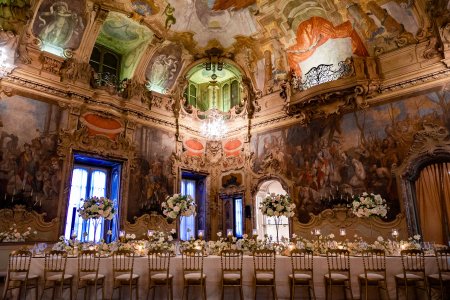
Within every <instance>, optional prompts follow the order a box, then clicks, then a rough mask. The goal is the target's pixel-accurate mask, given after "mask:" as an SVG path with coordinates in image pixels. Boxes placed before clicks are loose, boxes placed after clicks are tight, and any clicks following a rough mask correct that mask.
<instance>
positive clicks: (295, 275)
mask: <svg viewBox="0 0 450 300" xmlns="http://www.w3.org/2000/svg"><path fill="white" fill-rule="evenodd" d="M290 257H291V264H292V274H289V283H290V290H291V291H290V295H291V296H290V298H291V300H293V299H294V297H295V287H296V286H300V287H307V288H308V296H309V299H311V296H312V299H316V292H315V291H314V281H313V277H314V276H313V275H314V271H313V262H314V254H313V252H312V251H311V250H307V249H294V250H292V251H291V253H290Z"/></svg>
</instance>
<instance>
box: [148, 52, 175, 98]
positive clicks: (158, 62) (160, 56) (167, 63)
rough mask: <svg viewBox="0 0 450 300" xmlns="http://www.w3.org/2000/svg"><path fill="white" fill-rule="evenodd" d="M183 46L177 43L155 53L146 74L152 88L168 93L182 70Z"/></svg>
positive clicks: (149, 86)
mask: <svg viewBox="0 0 450 300" xmlns="http://www.w3.org/2000/svg"><path fill="white" fill-rule="evenodd" d="M181 53H182V47H181V46H180V45H177V44H171V45H167V46H165V47H163V48H161V49H159V50H158V51H156V53H155V54H154V55H153V57H152V58H151V60H150V62H149V64H148V66H147V70H146V72H145V76H146V78H147V80H148V83H147V86H148V88H149V89H150V90H153V91H156V92H159V93H167V91H168V90H170V88H171V87H172V85H173V84H174V82H175V80H176V79H177V77H178V73H180V70H181V65H182V61H181Z"/></svg>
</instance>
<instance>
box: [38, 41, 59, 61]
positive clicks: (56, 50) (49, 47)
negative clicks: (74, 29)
mask: <svg viewBox="0 0 450 300" xmlns="http://www.w3.org/2000/svg"><path fill="white" fill-rule="evenodd" d="M41 50H42V51H45V52H48V53H51V54H54V55H56V56H59V57H64V50H63V49H62V48H61V47H58V46H54V45H52V44H48V43H45V42H44V44H43V46H42V49H41Z"/></svg>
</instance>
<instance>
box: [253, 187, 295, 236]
mask: <svg viewBox="0 0 450 300" xmlns="http://www.w3.org/2000/svg"><path fill="white" fill-rule="evenodd" d="M271 193H274V194H281V195H286V194H287V193H286V191H285V190H284V189H283V187H282V186H281V183H280V182H279V181H278V180H268V181H266V182H264V183H263V184H261V187H260V188H259V191H258V193H257V194H256V205H255V210H256V211H255V216H256V229H257V231H258V236H264V235H265V234H267V235H268V236H269V237H271V239H272V240H276V236H277V231H276V226H275V219H274V217H267V216H264V215H263V214H262V213H261V210H260V209H259V206H260V203H261V201H262V200H263V199H264V198H265V197H266V196H267V195H268V194H271ZM280 219H281V223H280V226H279V231H278V235H279V239H280V240H281V238H282V237H285V238H289V219H288V218H286V217H281V218H280Z"/></svg>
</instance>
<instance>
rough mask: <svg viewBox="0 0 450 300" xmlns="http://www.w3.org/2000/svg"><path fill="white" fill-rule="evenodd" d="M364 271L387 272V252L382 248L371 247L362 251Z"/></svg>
mask: <svg viewBox="0 0 450 300" xmlns="http://www.w3.org/2000/svg"><path fill="white" fill-rule="evenodd" d="M362 257H363V264H364V271H365V272H366V273H367V271H372V272H386V252H385V251H384V250H381V249H369V250H364V251H363V252H362Z"/></svg>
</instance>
